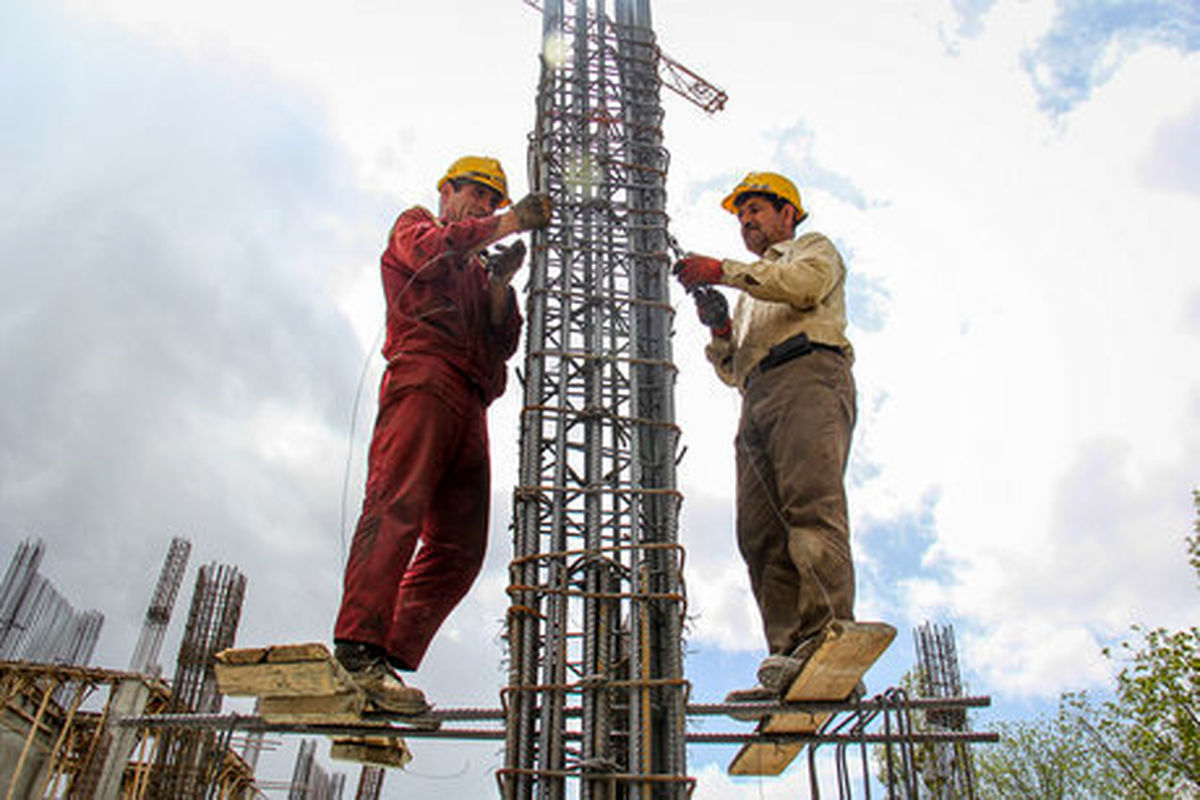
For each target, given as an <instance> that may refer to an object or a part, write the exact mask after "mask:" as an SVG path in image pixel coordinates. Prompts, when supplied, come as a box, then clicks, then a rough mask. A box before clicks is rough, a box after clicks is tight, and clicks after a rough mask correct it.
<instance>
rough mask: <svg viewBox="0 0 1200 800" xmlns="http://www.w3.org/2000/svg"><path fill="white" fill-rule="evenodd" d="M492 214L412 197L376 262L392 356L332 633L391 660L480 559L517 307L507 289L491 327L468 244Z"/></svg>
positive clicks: (426, 629) (430, 624)
mask: <svg viewBox="0 0 1200 800" xmlns="http://www.w3.org/2000/svg"><path fill="white" fill-rule="evenodd" d="M498 224H499V218H498V217H495V216H493V217H485V218H469V219H465V220H462V221H458V222H440V221H438V220H437V219H435V218H434V216H433V214H431V213H430V212H429V211H427V210H426V209H424V208H420V207H415V208H411V209H409V210H408V211H405V212H404V213H403V214H401V215H400V217H399V218H398V219H397V220H396V223H395V224H394V225H393V226H392V231H391V235H390V237H389V242H388V246H387V249H386V250H384V253H383V258H382V259H381V267H382V272H383V290H384V294H385V296H386V298H387V340H386V342H385V343H384V346H383V354H384V356H385V357H386V358H387V360H388V367H387V370H386V371H385V372H384V375H383V380H382V382H381V385H380V388H379V414H378V416H377V417H376V420H375V432H374V435H373V437H372V439H371V449H370V453H369V456H368V465H367V488H366V498H365V499H364V500H363V509H362V515H361V516H360V517H359V520H358V526H357V528H356V529H355V531H354V541H353V543H352V544H351V546H350V557H349V559H348V561H347V563H346V575H345V584H344V590H343V595H342V605H341V609H340V611H339V612H338V618H337V624H336V627H335V629H334V639H335V640H336V641H346V642H360V643H364V644H372V645H375V646H377V647H381V648H383V649H384V650H385V651H387V654H388V658H389V661H391V663H392V665H393V666H395V667H397V668H399V669H410V670H415V669H416V668H417V667H418V666H419V665H420V663H421V659H422V658H423V657H424V655H425V650H426V649H427V648H428V646H429V643H430V641H431V640H432V639H433V636H434V634H435V633H436V632H437V630H438V628H439V627H440V626H441V624H442V622H443V621H445V619H446V617H447V616H449V614H450V612H451V611H452V610H453V609H454V607H455V606H456V605H457V604H458V602H459V601H460V600H461V599H462V598H463V596H464V595H465V594H466V593H467V590H468V589H470V587H471V584H472V583H473V582H474V580H475V576H476V575H478V574H479V569H480V567H481V566H482V564H483V556H484V552H485V549H486V546H487V526H488V505H489V500H490V485H489V484H490V481H489V469H490V467H489V462H488V437H487V406H488V404H489V403H491V401H492V400H494V399H495V398H496V397H498V396H499V395H500V394H501V393H502V392H503V391H504V384H505V378H506V370H505V361H507V359H508V358H509V356H511V355H512V354H513V352H514V351H515V350H516V348H517V339H518V338H519V336H520V332H521V316H520V313H519V312H518V310H517V305H516V296H515V294H514V293H513V290H512V289H511V288H510V289H509V290H508V291H509V308H508V314H507V316H506V319H505V320H504V322H503V323H502V324H501V325H500V326H499V327H493V326H492V325H491V323H490V321H489V319H488V290H487V283H488V278H487V273H486V272H485V270H484V267H483V263H482V261H481V260H480V259H479V258H478V257H477V256H468V255H467V254H468V253H469V252H470V251H471V250H473V249H474V248H476V247H478V246H479V244H480V243H481V242H483V241H484V240H485V239H486V238H487V237H488V236H489V235H491V234H492V233H493V232H494V231H495V229H496V226H497V225H498ZM418 541H419V542H420V549H419V550H418V549H417V543H418ZM414 552H415V554H416V555H415V558H414Z"/></svg>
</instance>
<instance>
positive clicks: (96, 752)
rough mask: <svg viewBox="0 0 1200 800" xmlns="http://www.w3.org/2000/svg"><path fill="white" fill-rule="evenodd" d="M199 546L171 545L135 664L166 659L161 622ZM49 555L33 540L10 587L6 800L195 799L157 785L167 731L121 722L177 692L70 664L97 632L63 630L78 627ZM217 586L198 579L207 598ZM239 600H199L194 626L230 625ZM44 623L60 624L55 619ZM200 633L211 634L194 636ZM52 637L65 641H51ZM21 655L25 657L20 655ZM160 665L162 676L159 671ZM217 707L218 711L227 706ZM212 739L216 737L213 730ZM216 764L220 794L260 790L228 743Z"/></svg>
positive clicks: (3, 592) (166, 704)
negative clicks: (49, 571)
mask: <svg viewBox="0 0 1200 800" xmlns="http://www.w3.org/2000/svg"><path fill="white" fill-rule="evenodd" d="M189 549H190V545H189V544H187V543H186V542H185V541H183V540H175V541H174V542H172V544H171V548H170V551H169V553H168V556H167V559H166V562H165V563H164V566H163V573H162V576H161V577H160V580H159V585H158V589H157V590H156V592H155V594H154V597H153V598H152V600H151V603H150V611H149V612H148V614H147V627H148V628H150V627H151V626H152V627H153V628H155V629H158V630H150V631H149V632H147V630H143V635H142V637H141V639H140V640H139V644H138V647H137V649H136V650H135V655H134V659H133V663H135V664H142V665H144V666H146V667H150V666H152V665H153V663H154V661H155V660H156V659H157V657H158V649H159V646H160V645H161V641H162V634H161V629H162V628H165V626H166V623H167V621H168V620H169V618H170V615H171V606H172V605H173V603H174V598H175V594H176V592H177V590H178V585H179V582H180V579H181V577H182V571H183V568H184V566H185V564H186V559H187V552H188V550H189ZM42 554H43V547H42V544H41V542H40V541H34V540H31V541H27V542H25V543H23V544H22V546H21V547H20V548H18V551H17V554H16V556H15V557H14V559H13V562H12V564H11V565H10V567H9V570H8V573H7V576H6V579H5V582H4V584H3V586H2V587H0V598H2V602H0V608H2V609H3V620H4V624H3V629H4V631H5V637H6V641H7V642H8V649H7V650H6V651H5V652H6V656H7V657H8V660H5V661H0V709H2V711H0V776H3V781H2V782H0V791H2V792H3V797H4V799H5V800H11V798H24V797H70V798H93V797H103V798H114V797H122V798H141V797H156V796H158V797H163V796H171V797H186V796H188V795H186V794H169V793H168V794H159V793H157V791H155V790H152V789H151V786H150V784H151V775H152V767H153V766H154V762H155V760H156V756H155V753H156V749H157V745H158V737H157V736H156V735H155V734H156V733H157V732H155V731H152V729H137V728H127V727H124V726H118V725H114V724H113V723H114V722H117V721H119V720H120V719H122V718H125V717H128V716H139V715H151V716H153V715H158V714H161V713H163V712H164V711H167V710H168V709H171V708H176V707H177V706H176V705H175V704H174V703H173V699H172V693H171V691H170V689H169V688H168V687H167V685H166V684H165V683H164V682H163V681H162V680H160V679H159V678H158V677H157V675H156V674H146V673H145V672H133V671H118V670H108V669H98V668H95V667H89V666H84V665H82V664H68V663H63V662H64V661H65V660H66V659H67V658H69V657H71V658H75V659H80V658H86V657H87V656H88V655H90V653H91V651H92V649H93V647H94V645H95V637H94V636H93V635H92V634H90V633H89V634H87V635H86V636H76V637H72V636H63V635H62V634H61V632H62V631H63V630H69V629H70V626H69V625H67V624H66V623H64V622H63V620H64V619H69V618H70V614H66V613H64V612H63V611H62V609H63V606H64V604H65V603H66V601H64V600H62V598H61V596H59V595H58V593H57V590H55V589H54V588H53V586H52V585H50V584H49V582H48V581H46V579H45V578H43V577H42V576H40V575H39V574H37V568H38V565H39V563H40V561H41V558H42ZM218 571H219V570H218ZM218 583H220V582H219V581H218ZM242 583H243V584H244V581H243V582H242ZM212 584H213V581H212V580H211V579H209V578H208V577H207V575H206V577H205V578H204V580H202V581H200V582H198V589H200V588H202V587H203V588H204V589H205V590H206V591H199V592H198V595H201V596H208V594H209V593H208V591H207V589H208V588H210V587H211V585H212ZM231 606H236V607H238V608H239V609H240V598H234V597H231V596H229V593H228V592H226V594H225V597H224V600H222V601H221V602H218V603H216V604H215V605H214V604H213V603H211V602H209V601H207V600H201V601H199V609H198V610H197V603H193V611H194V619H195V620H196V621H195V622H193V624H192V626H191V628H192V629H194V630H199V629H200V628H203V627H205V626H203V625H201V624H200V622H199V620H200V619H201V618H203V617H204V616H205V613H206V610H205V609H211V610H212V611H213V612H215V613H216V615H217V616H218V617H223V618H224V620H225V622H224V623H223V624H222V625H219V626H218V627H219V628H221V629H222V631H227V630H228V620H229V617H230V614H229V613H228V608H230V607H231ZM68 607H69V605H68ZM222 609H225V610H224V611H222ZM88 618H99V614H98V613H96V612H90V613H89V615H88ZM44 620H57V622H56V623H55V624H48V623H47V622H45V621H44ZM234 627H236V622H234ZM85 629H86V628H85ZM95 630H97V631H98V626H95ZM30 637H32V639H31V638H30ZM187 638H188V637H186V636H185V641H186V640H187ZM196 638H200V639H202V638H203V636H202V635H199V634H193V639H196ZM47 641H49V642H50V643H51V644H53V643H55V642H57V643H58V644H57V645H54V646H51V645H50V644H47ZM80 642H82V645H81V644H80ZM52 654H57V655H52ZM13 655H16V656H17V657H18V658H20V660H16V659H13V658H12V656H13ZM47 655H50V656H51V657H50V659H49V663H42V662H39V661H38V660H35V659H34V658H29V657H28V656H37V657H42V658H44V657H46V656H47ZM150 671H152V672H154V673H157V669H153V670H150ZM208 707H209V708H211V709H214V710H215V709H216V708H217V707H218V706H214V705H211V704H210V705H209V706H208ZM97 709H98V710H97ZM113 733H116V737H115V738H114V737H113V736H112V734H113ZM207 736H208V737H209V738H211V734H208V735H207ZM114 742H116V744H115V745H114ZM135 751H136V752H135ZM209 761H210V763H211V764H212V769H211V771H210V772H208V773H207V784H206V786H207V787H209V788H210V789H211V790H212V792H213V793H214V794H215V796H218V797H247V798H248V797H251V796H253V795H254V793H255V792H256V789H255V784H254V774H253V769H252V767H251V766H250V765H249V764H247V762H246V761H245V760H244V759H242V758H240V757H239V756H237V755H236V754H234V753H232V752H231V751H230V750H229V749H228V748H221V749H220V750H219V751H218V752H215V753H212V754H211V757H210V759H209ZM160 769H162V768H161V767H160ZM192 796H200V795H199V794H194V795H192Z"/></svg>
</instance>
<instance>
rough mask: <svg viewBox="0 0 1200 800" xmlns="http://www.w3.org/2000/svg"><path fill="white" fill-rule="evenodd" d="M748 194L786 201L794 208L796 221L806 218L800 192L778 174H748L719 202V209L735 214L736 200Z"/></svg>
mask: <svg viewBox="0 0 1200 800" xmlns="http://www.w3.org/2000/svg"><path fill="white" fill-rule="evenodd" d="M748 192H760V193H762V194H769V195H773V196H774V197H778V198H779V199H780V200H786V201H787V202H789V203H791V204H792V205H794V206H795V207H796V221H797V222H799V221H800V220H802V219H804V218H805V217H807V216H808V212H806V211H805V210H804V206H802V205H801V204H800V192H798V191H796V184H794V183H792V182H791V181H789V180H788V179H787V178H785V177H783V176H782V175H780V174H779V173H778V172H748V173H746V177H744V178H742V182H741V183H739V184H738V185H737V186H735V187H733V191H732V192H730V193H729V194H728V195H726V196H725V199H724V200H722V201H721V208H724V209H725V210H726V211H728V212H729V213H730V214H736V213H737V199H738V198H739V197H741V196H742V195H744V194H747V193H748Z"/></svg>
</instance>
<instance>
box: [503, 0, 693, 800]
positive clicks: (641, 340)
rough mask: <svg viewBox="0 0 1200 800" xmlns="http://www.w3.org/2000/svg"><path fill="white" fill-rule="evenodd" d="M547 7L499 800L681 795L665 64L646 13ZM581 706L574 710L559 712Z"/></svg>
mask: <svg viewBox="0 0 1200 800" xmlns="http://www.w3.org/2000/svg"><path fill="white" fill-rule="evenodd" d="M563 10H564V5H563V0H550V1H549V2H546V3H545V5H544V9H543V34H544V39H543V41H544V49H543V61H542V73H541V80H540V85H539V90H538V96H537V110H536V123H535V129H534V132H533V133H532V135H531V137H530V183H531V185H532V186H533V187H534V189H535V190H536V191H543V192H547V193H549V194H550V195H551V197H552V198H553V200H554V203H555V213H554V219H553V222H552V224H551V225H550V227H549V228H547V229H546V230H545V231H539V232H537V233H536V234H535V235H534V237H533V248H532V257H531V266H530V277H529V283H528V287H527V301H526V309H527V312H526V313H527V340H526V353H525V367H524V386H523V390H524V407H523V409H522V412H521V426H520V466H519V478H518V485H517V488H516V490H515V494H514V530H513V538H514V558H513V562H512V565H511V568H510V571H511V580H512V585H511V587H510V590H509V593H510V597H511V607H510V609H509V618H508V643H509V659H510V665H509V666H510V673H509V686H508V687H507V688H506V689H505V691H504V698H503V700H504V707H505V712H506V738H507V748H506V761H505V766H504V768H503V769H501V770H500V772H499V775H498V777H499V780H500V784H501V787H502V791H503V794H504V796H505V797H506V798H533V797H537V798H546V799H548V798H560V797H567V796H571V797H576V796H577V797H580V798H674V797H684V796H686V795H687V794H688V793H690V790H691V787H692V782H691V779H689V778H688V777H687V774H686V772H687V769H686V755H685V746H684V745H685V743H684V722H685V708H686V702H687V689H688V684H687V683H686V681H685V680H684V678H683V657H682V652H683V619H684V613H685V594H684V589H683V579H682V562H683V553H682V550H681V549H680V547H679V545H678V536H677V525H678V513H679V502H680V496H679V494H678V492H677V490H676V482H675V466H676V458H677V449H678V445H679V430H678V428H677V427H676V425H675V410H674V398H673V391H674V381H675V374H676V369H675V366H674V364H673V362H672V358H671V342H670V332H671V323H672V318H673V310H672V308H671V305H670V301H669V296H668V280H669V266H670V257H669V256H668V253H667V227H666V225H667V216H666V211H665V206H666V191H665V183H666V172H667V163H668V155H667V152H666V150H665V149H664V148H663V146H662V127H661V124H662V116H663V112H662V105H661V102H660V97H659V93H660V88H661V82H660V79H659V77H658V70H657V67H658V63H657V61H658V49H657V47H656V46H655V43H654V34H653V31H652V29H651V27H650V10H649V2H648V0H617V1H616V4H615V9H614V10H615V21H614V20H612V19H610V18H609V17H608V16H607V13H606V11H605V3H604V0H595V2H594V3H593V2H589V1H587V0H579V2H577V3H576V4H575V5H574V8H573V9H572V14H571V16H570V17H567V16H566V15H564V13H563ZM572 705H574V706H576V707H577V708H578V710H579V712H580V713H579V714H578V715H576V714H574V713H571V714H569V713H567V711H568V708H569V707H570V706H572Z"/></svg>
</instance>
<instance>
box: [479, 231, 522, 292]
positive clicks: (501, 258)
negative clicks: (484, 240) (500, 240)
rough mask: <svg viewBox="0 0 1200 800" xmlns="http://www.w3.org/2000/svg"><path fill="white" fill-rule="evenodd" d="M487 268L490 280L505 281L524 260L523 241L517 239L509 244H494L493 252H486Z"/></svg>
mask: <svg viewBox="0 0 1200 800" xmlns="http://www.w3.org/2000/svg"><path fill="white" fill-rule="evenodd" d="M486 259H487V270H488V274H489V275H491V277H492V280H495V281H500V282H502V283H507V282H508V279H509V278H511V277H512V274H513V273H514V272H516V271H517V270H518V269H520V268H521V264H522V263H523V262H524V261H525V242H524V241H523V240H521V239H517V240H516V241H515V242H513V243H512V244H511V245H510V246H508V247H505V246H503V245H499V244H498V245H496V252H495V253H488V254H487V255H486Z"/></svg>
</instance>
